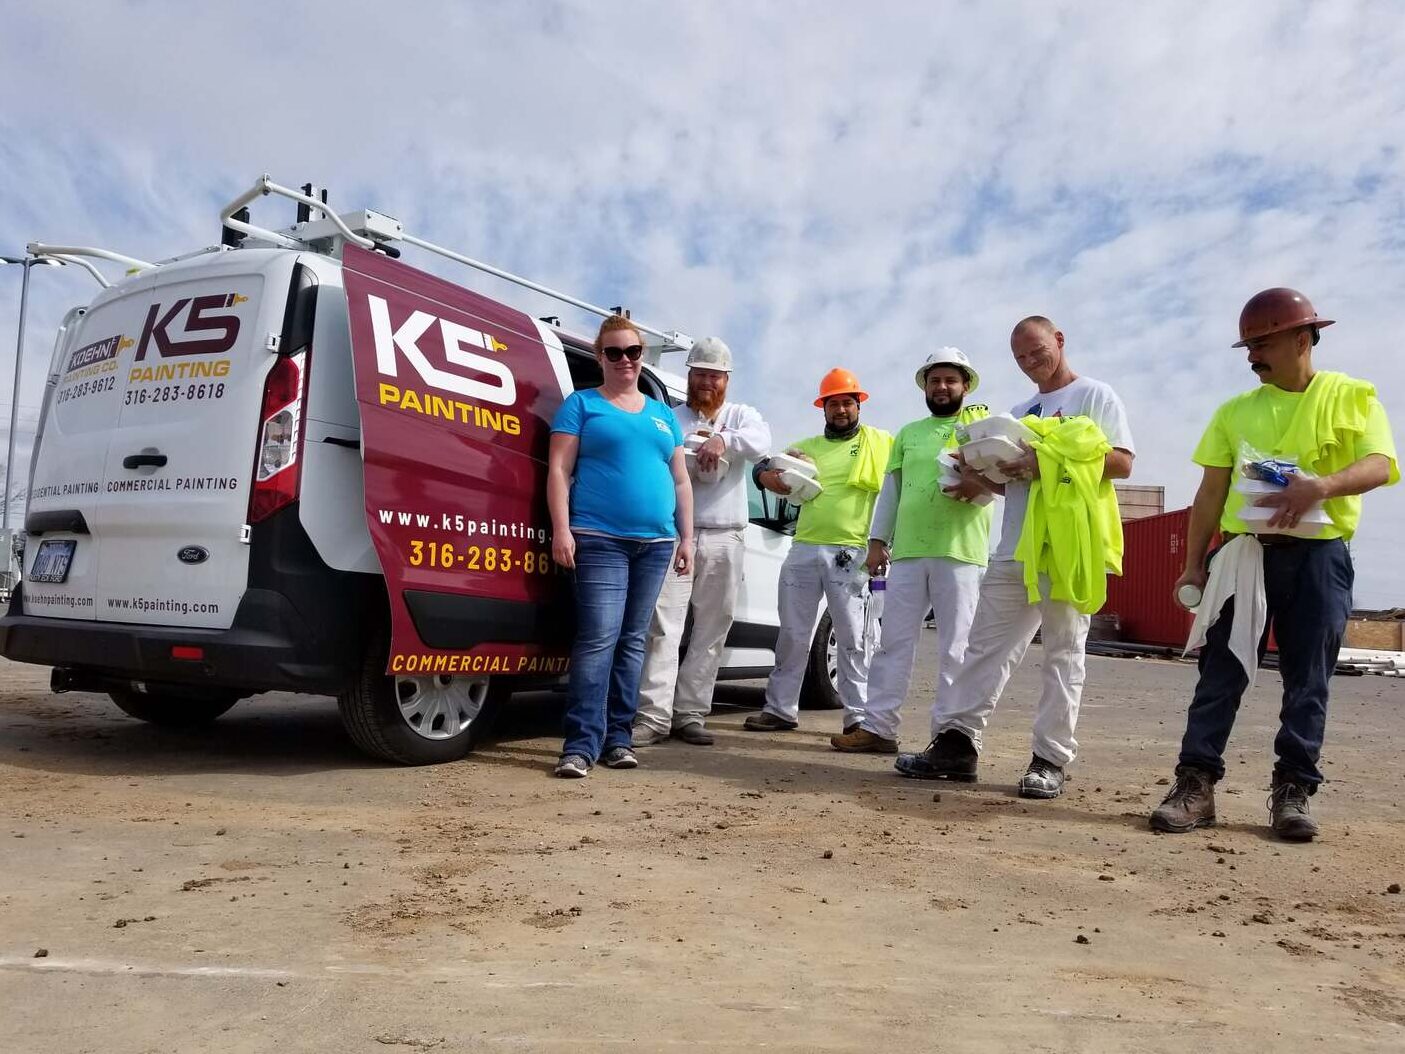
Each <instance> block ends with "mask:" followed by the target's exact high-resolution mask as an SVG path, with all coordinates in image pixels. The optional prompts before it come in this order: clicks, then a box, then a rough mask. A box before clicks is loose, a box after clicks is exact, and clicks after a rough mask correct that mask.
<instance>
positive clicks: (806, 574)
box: [762, 542, 868, 726]
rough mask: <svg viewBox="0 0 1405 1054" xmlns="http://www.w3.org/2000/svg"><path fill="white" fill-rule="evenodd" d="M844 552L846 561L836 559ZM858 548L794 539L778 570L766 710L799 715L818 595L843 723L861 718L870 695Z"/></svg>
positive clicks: (792, 718) (787, 717)
mask: <svg viewBox="0 0 1405 1054" xmlns="http://www.w3.org/2000/svg"><path fill="white" fill-rule="evenodd" d="M840 553H848V554H849V559H848V566H846V567H840V566H839V565H838V564H836V563H835V559H836V558H837V557H838V556H839V554H840ZM863 558H864V552H863V550H862V549H856V548H848V547H845V546H841V545H812V544H810V543H808V542H796V543H795V544H794V545H792V546H791V547H790V552H789V553H788V554H787V555H786V558H785V563H783V564H781V573H780V582H779V587H780V604H779V606H780V623H781V626H780V637H779V639H778V640H777V641H776V668H775V669H774V670H772V671H771V677H770V679H769V680H768V681H767V682H766V705H765V706H764V707H763V708H762V709H763V710H764V711H766V712H767V713H771V714H775V715H776V716H777V717H781V718H784V719H785V720H787V721H798V720H799V719H800V685H801V683H802V682H803V681H804V680H805V665H806V662H807V661H808V660H809V658H810V644H811V640H812V637H813V634H814V630H815V617H816V616H817V615H818V614H819V609H820V597H824V599H825V601H826V603H827V604H828V605H829V617H830V619H831V620H832V621H833V622H834V638H835V641H836V643H837V644H838V648H839V654H838V664H839V698H840V700H841V701H842V702H843V703H844V724H845V725H846V726H847V725H852V724H855V723H856V722H859V721H862V720H863V715H864V701H865V699H867V697H868V662H867V660H866V659H865V658H864V651H863V623H864V597H863V584H864V581H865V579H864V574H863Z"/></svg>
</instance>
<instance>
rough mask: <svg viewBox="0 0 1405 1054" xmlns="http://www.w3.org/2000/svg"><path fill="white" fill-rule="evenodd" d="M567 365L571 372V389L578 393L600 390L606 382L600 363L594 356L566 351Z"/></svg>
mask: <svg viewBox="0 0 1405 1054" xmlns="http://www.w3.org/2000/svg"><path fill="white" fill-rule="evenodd" d="M566 365H567V367H568V368H569V369H570V371H571V387H572V388H573V389H575V390H576V391H578V392H579V391H583V390H585V389H586V388H599V387H600V385H601V384H603V383H604V381H605V375H604V374H603V373H601V371H600V363H598V362H597V361H596V360H595V356H594V355H586V354H583V353H582V352H579V351H573V350H571V349H569V348H568V349H567V350H566Z"/></svg>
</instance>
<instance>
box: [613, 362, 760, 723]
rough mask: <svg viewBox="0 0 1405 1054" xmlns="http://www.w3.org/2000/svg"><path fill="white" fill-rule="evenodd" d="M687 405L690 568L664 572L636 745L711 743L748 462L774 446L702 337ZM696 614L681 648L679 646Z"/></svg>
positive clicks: (738, 562)
mask: <svg viewBox="0 0 1405 1054" xmlns="http://www.w3.org/2000/svg"><path fill="white" fill-rule="evenodd" d="M687 367H688V400H687V403H686V404H685V405H683V406H676V407H674V409H673V413H674V416H675V417H677V418H678V426H679V429H680V430H681V431H682V433H683V445H684V453H685V456H686V459H687V461H688V470H689V475H690V476H691V477H692V482H693V531H694V534H693V537H694V539H695V543H694V546H695V548H694V555H693V571H692V574H690V575H669V576H668V577H667V578H666V579H665V580H664V584H663V589H662V590H661V591H660V593H659V600H658V604H657V606H656V607H655V608H654V616H653V619H652V621H651V623H650V625H649V634H648V638H647V641H646V648H647V652H646V654H645V658H644V670H643V673H642V675H641V677H640V681H639V710H638V713H637V714H636V715H635V719H634V745H635V746H636V747H640V746H651V745H653V744H655V743H661V742H663V741H664V740H665V739H668V738H669V736H670V735H671V736H674V737H675V738H677V739H680V740H682V741H683V742H685V743H690V744H692V745H694V746H711V745H712V733H710V732H708V730H707V727H706V721H707V716H708V714H709V713H710V712H711V710H712V691H713V688H714V687H715V686H716V683H717V670H718V667H719V666H720V665H721V662H722V649H723V646H724V645H725V644H726V640H727V631H728V630H730V629H731V627H732V612H733V611H734V610H735V608H736V603H737V593H738V591H739V590H740V588H741V581H742V556H743V549H744V543H743V532H744V531H745V530H746V524H747V504H746V472H747V462H748V461H754V460H756V459H757V458H759V457H761V456H763V455H764V454H765V453H766V452H767V451H769V450H770V449H771V429H770V427H769V426H768V425H767V424H766V422H765V421H764V420H762V417H761V414H760V413H759V412H758V411H756V410H755V409H754V408H752V407H750V406H746V405H744V404H742V403H734V402H729V401H728V400H727V384H728V381H729V379H730V377H731V374H732V352H731V349H730V348H728V347H727V345H726V344H725V343H723V342H722V341H721V340H719V339H718V338H717V337H706V338H704V339H702V340H700V341H698V342H697V343H695V344H694V345H693V346H692V348H691V349H690V350H689V352H688V359H687ZM690 607H691V609H692V612H693V629H692V635H691V636H690V637H689V640H688V651H687V654H686V655H684V656H683V660H682V662H681V664H680V662H679V658H678V650H679V646H680V644H681V643H682V639H683V628H684V624H685V623H686V622H687V618H688V610H689V608H690Z"/></svg>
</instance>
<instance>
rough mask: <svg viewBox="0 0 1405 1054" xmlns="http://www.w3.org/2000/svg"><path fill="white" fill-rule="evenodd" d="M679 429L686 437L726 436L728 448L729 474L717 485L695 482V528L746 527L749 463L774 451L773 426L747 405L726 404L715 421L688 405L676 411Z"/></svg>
mask: <svg viewBox="0 0 1405 1054" xmlns="http://www.w3.org/2000/svg"><path fill="white" fill-rule="evenodd" d="M673 414H674V416H675V417H677V418H678V427H679V428H681V429H682V430H683V434H684V435H685V436H686V435H687V434H688V433H689V432H696V431H698V430H700V429H702V430H706V431H710V432H712V433H714V434H716V435H720V436H721V437H722V441H723V442H724V443H725V444H726V446H727V452H726V458H727V471H726V473H724V474H723V476H722V478H721V479H719V480H717V481H716V482H715V483H699V482H698V481H697V480H693V526H694V527H707V528H717V527H723V528H737V527H745V526H746V523H747V520H748V519H749V518H750V517H749V516H748V515H747V507H746V475H747V472H748V471H749V469H748V468H747V462H748V461H755V460H757V459H758V458H762V457H765V456H766V455H767V454H769V453H770V452H771V426H770V425H768V424H767V423H766V422H765V421H764V420H762V418H761V414H760V412H759V411H758V410H756V409H755V408H754V407H751V406H747V405H745V404H744V403H731V402H728V403H723V404H722V409H720V410H718V411H717V416H716V417H714V418H713V419H712V420H711V421H705V420H703V418H701V417H700V416H698V414H697V413H695V412H694V411H693V410H692V409H690V408H689V407H687V406H686V405H682V404H680V405H678V406H675V407H674V408H673Z"/></svg>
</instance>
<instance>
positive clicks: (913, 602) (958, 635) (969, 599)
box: [863, 556, 983, 739]
mask: <svg viewBox="0 0 1405 1054" xmlns="http://www.w3.org/2000/svg"><path fill="white" fill-rule="evenodd" d="M982 571H983V568H981V567H979V566H978V565H976V564H968V563H964V562H962V561H960V560H948V559H946V558H945V557H939V556H931V557H921V558H913V559H908V560H894V561H893V563H892V566H891V567H889V569H888V587H887V590H886V594H887V595H886V598H885V599H884V601H883V636H882V645H881V646H880V647H879V649H878V652H877V654H875V655H874V656H873V662H872V663H871V664H870V665H869V669H868V704H867V706H866V707H865V709H864V720H863V726H864V728H866V729H868V731H870V732H872V733H873V734H874V735H876V736H882V737H883V738H884V739H896V738H897V737H898V724H899V722H900V720H901V717H900V713H899V712H900V711H901V710H902V705H903V701H904V700H905V699H906V698H907V689H908V686H909V685H910V684H911V683H912V663H913V659H914V657H915V656H916V654H917V640H918V637H919V635H920V634H921V632H922V622H923V618H924V617H925V616H926V614H927V609H928V608H931V609H932V610H933V611H934V612H935V613H936V620H937V658H938V661H939V663H940V666H939V667H938V672H937V690H936V698H937V700H941V699H943V698H945V697H946V696H947V695H949V694H950V692H951V680H952V677H953V676H954V675H955V673H956V670H957V668H958V667H959V666H960V665H961V660H962V658H963V657H964V656H965V654H966V639H967V636H968V635H969V633H970V631H971V620H972V619H973V618H974V616H975V614H976V602H977V600H978V599H979V598H980V590H981V574H982ZM935 712H936V703H935V702H934V703H933V713H935Z"/></svg>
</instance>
